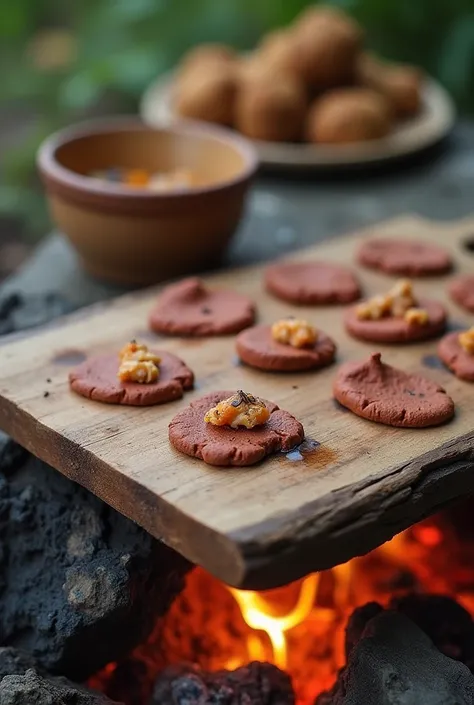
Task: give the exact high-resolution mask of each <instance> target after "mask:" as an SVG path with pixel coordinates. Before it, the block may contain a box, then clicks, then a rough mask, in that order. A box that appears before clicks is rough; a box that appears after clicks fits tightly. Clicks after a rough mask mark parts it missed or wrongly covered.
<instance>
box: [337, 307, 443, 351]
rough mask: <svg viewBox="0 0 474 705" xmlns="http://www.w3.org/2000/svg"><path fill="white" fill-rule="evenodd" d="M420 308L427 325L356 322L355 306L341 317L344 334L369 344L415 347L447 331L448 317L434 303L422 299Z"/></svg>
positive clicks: (388, 318) (383, 320) (396, 319)
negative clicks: (344, 327)
mask: <svg viewBox="0 0 474 705" xmlns="http://www.w3.org/2000/svg"><path fill="white" fill-rule="evenodd" d="M419 306H420V308H422V309H424V310H425V311H426V312H427V313H428V322H427V323H423V324H421V323H419V324H414V323H408V322H407V321H405V319H404V318H403V317H396V316H386V317H384V318H378V319H376V320H371V319H365V318H362V319H361V318H358V316H357V306H352V307H351V308H350V309H349V310H348V311H346V313H345V315H344V324H345V326H346V330H347V332H348V333H350V334H351V335H352V336H353V337H354V338H358V339H359V340H366V341H368V342H371V343H415V342H418V341H420V340H429V339H430V338H436V337H437V336H438V335H441V333H443V332H444V330H445V328H446V319H447V314H446V310H445V309H444V307H443V306H442V305H441V304H440V303H438V302H437V301H428V300H424V299H421V300H420V301H419Z"/></svg>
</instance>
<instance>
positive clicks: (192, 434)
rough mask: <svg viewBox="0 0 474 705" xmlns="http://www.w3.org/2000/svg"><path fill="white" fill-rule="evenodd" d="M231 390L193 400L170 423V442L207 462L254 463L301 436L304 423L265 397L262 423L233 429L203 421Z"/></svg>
mask: <svg viewBox="0 0 474 705" xmlns="http://www.w3.org/2000/svg"><path fill="white" fill-rule="evenodd" d="M233 393H234V392H212V393H211V394H206V396H204V397H201V399H198V400H197V401H193V402H192V403H191V404H190V405H189V406H188V407H187V408H186V409H183V411H181V412H180V413H179V414H177V415H176V416H175V417H174V419H173V420H172V421H171V423H170V425H169V439H170V442H171V444H172V445H173V446H174V447H175V448H176V450H179V451H180V452H181V453H185V454H186V455H190V456H192V457H194V458H200V459H201V460H204V462H205V463H207V464H208V465H220V466H230V465H237V466H246V465H254V464H255V463H258V462H259V461H260V460H263V458H265V457H266V456H267V455H270V454H271V453H277V452H278V451H281V450H291V448H294V447H295V446H296V445H299V444H300V443H301V442H302V441H303V439H304V430H303V426H302V425H301V424H300V422H299V421H297V420H296V419H295V417H294V416H292V415H291V414H290V413H289V412H288V411H282V410H281V409H279V408H278V406H277V405H276V404H273V402H267V401H265V404H266V406H267V408H268V410H269V411H270V418H269V420H268V421H267V422H266V423H265V424H263V425H262V426H256V427H255V428H251V429H246V428H239V429H233V428H230V426H213V425H212V424H210V423H206V422H205V421H204V415H205V414H206V412H207V411H208V410H209V409H210V408H211V407H213V406H215V405H216V404H217V403H218V402H220V401H222V400H223V399H226V398H227V397H229V396H231V395H232V394H233Z"/></svg>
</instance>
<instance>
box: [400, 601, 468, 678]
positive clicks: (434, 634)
mask: <svg viewBox="0 0 474 705" xmlns="http://www.w3.org/2000/svg"><path fill="white" fill-rule="evenodd" d="M392 608H393V609H396V610H397V611H399V612H403V614H405V615H406V616H407V617H409V618H410V619H411V620H412V621H413V622H415V624H417V625H418V626H419V627H420V629H422V630H423V631H424V632H425V634H427V635H428V636H429V637H430V639H431V641H432V642H433V643H434V644H435V646H436V647H437V648H438V649H439V650H440V651H441V652H442V653H443V654H445V655H446V656H450V657H451V658H455V659H457V660H458V661H462V662H463V663H465V664H466V666H467V667H468V668H469V669H470V670H471V671H472V672H474V622H473V620H472V617H471V615H470V614H469V612H468V611H467V610H465V609H464V607H461V605H460V604H459V603H458V602H456V600H453V599H452V598H451V597H447V596H444V595H417V594H413V595H407V596H405V597H402V598H398V599H395V600H393V601H392Z"/></svg>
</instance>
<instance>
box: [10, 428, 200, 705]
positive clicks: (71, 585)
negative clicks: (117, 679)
mask: <svg viewBox="0 0 474 705" xmlns="http://www.w3.org/2000/svg"><path fill="white" fill-rule="evenodd" d="M7 447H8V452H7V453H6V456H5V457H6V458H7V459H6V460H5V462H4V464H3V465H0V646H1V645H9V646H13V647H16V648H20V649H22V650H24V651H27V652H28V653H30V654H31V655H33V656H34V658H35V659H36V660H37V661H38V662H39V663H40V664H41V665H42V667H44V668H45V669H46V670H47V671H49V672H51V673H55V674H60V675H65V676H68V677H69V678H72V679H73V680H77V681H82V680H85V679H86V678H87V677H89V676H90V675H91V674H92V673H94V672H95V671H97V670H99V669H100V668H102V667H103V666H104V665H106V664H107V663H109V662H110V661H114V660H117V659H119V658H122V657H124V656H125V655H126V654H127V653H128V652H129V651H130V650H131V649H132V648H134V647H135V646H136V645H137V644H138V643H140V642H141V641H142V640H144V639H145V638H146V637H147V636H148V634H149V633H150V631H151V630H152V628H153V627H154V624H155V621H156V618H157V616H159V615H161V614H163V613H164V612H165V611H166V610H167V608H168V607H169V604H170V602H171V601H172V599H173V597H174V596H175V595H176V594H177V593H178V592H179V591H180V590H181V588H182V586H183V583H184V575H185V573H186V572H187V570H188V567H189V564H188V563H187V562H186V561H185V560H184V559H182V558H181V557H180V556H179V555H178V554H177V553H176V552H174V551H172V550H170V549H168V548H167V547H166V546H165V545H163V544H162V543H160V542H159V541H156V540H155V539H153V538H152V537H151V536H150V535H149V534H148V533H147V532H145V531H144V530H142V529H141V528H140V527H138V526H137V525H136V524H134V523H133V522H131V521H130V520H128V519H126V518H125V517H124V516H122V515H121V514H119V513H118V512H116V511H115V510H113V509H112V508H110V507H109V506H108V505H106V504H105V503H104V502H102V501H100V500H99V499H97V498H96V497H95V496H93V495H92V494H91V493H89V492H88V491H87V490H85V489H83V488H82V487H80V486H79V485H77V484H75V483H74V482H71V481H70V480H68V479H67V478H65V477H63V476H62V475H61V474H60V473H58V472H56V471H55V470H53V469H52V468H50V467H49V466H48V465H46V464H45V463H43V462H41V461H39V460H37V459H36V458H34V457H33V456H30V455H28V456H27V459H26V462H25V460H24V454H23V453H22V452H21V451H20V450H17V449H15V445H14V444H12V442H10V441H8V445H7ZM1 448H2V446H1V445H0V457H1ZM3 448H5V445H3ZM19 702H20V701H19ZM32 702H35V701H34V700H32ZM0 703H2V705H3V701H1V700H0Z"/></svg>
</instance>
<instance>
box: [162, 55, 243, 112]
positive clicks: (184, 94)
mask: <svg viewBox="0 0 474 705" xmlns="http://www.w3.org/2000/svg"><path fill="white" fill-rule="evenodd" d="M236 90H237V78H236V72H235V69H234V66H233V65H228V64H214V65H211V64H207V65H205V66H201V68H200V69H199V70H197V69H195V70H193V72H192V73H191V74H190V75H188V76H187V77H186V78H185V79H183V80H181V81H180V82H179V83H178V85H177V86H176V93H175V97H174V108H175V110H176V112H177V113H178V114H179V115H181V116H182V117H186V118H192V119H194V120H204V121H206V122H215V123H218V124H220V125H231V124H232V123H233V119H234V107H235V98H236Z"/></svg>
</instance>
